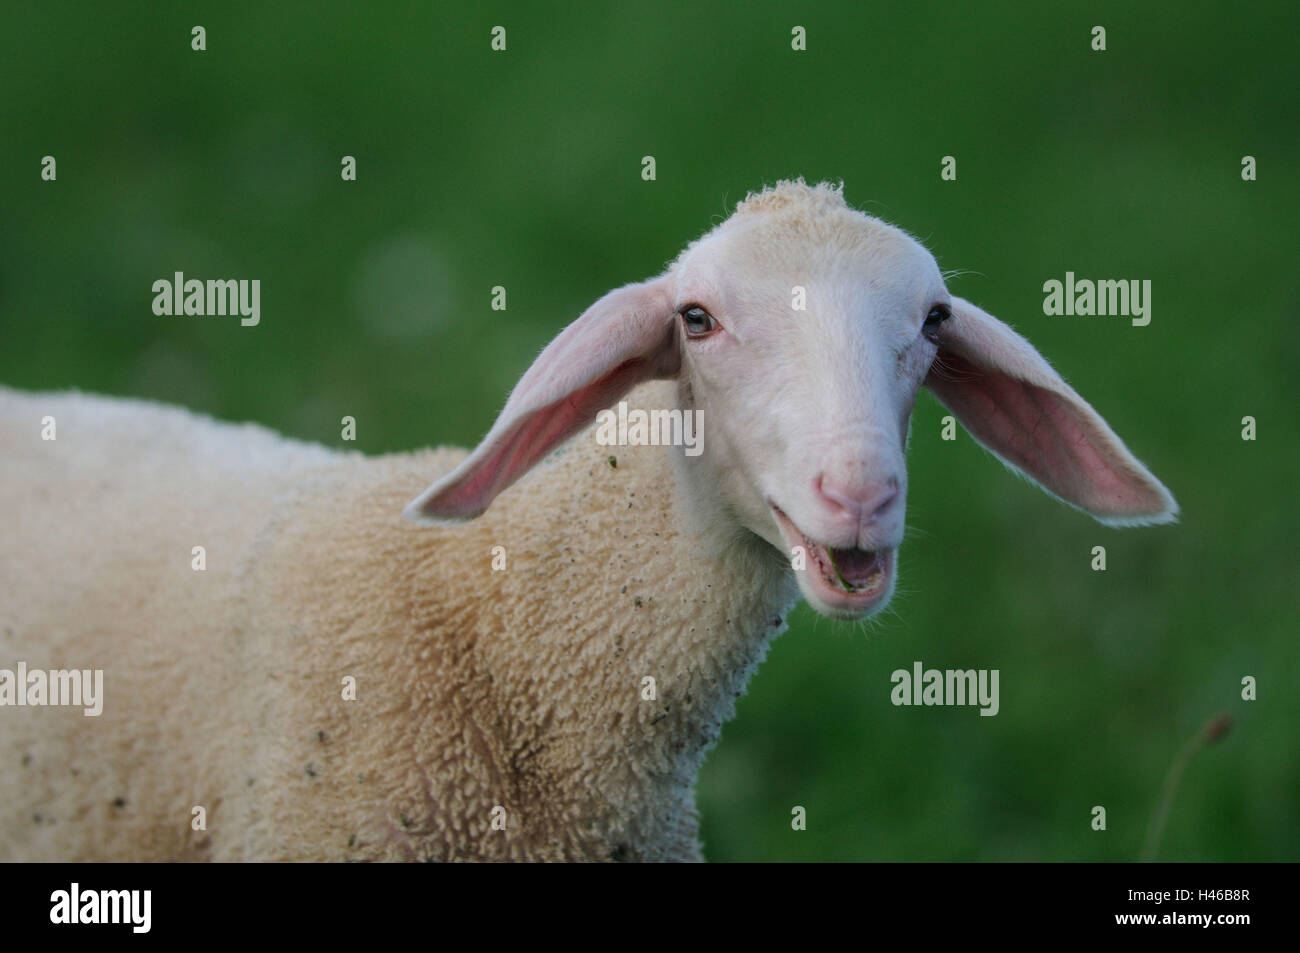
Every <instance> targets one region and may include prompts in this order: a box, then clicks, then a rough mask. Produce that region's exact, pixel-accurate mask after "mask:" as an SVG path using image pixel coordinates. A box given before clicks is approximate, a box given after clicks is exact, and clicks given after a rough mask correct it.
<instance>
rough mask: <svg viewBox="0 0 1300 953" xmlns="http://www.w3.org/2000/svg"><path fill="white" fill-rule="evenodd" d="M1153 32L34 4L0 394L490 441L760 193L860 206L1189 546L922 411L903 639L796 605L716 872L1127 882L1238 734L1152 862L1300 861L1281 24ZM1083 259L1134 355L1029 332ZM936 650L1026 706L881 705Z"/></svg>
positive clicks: (1292, 34)
mask: <svg viewBox="0 0 1300 953" xmlns="http://www.w3.org/2000/svg"><path fill="white" fill-rule="evenodd" d="M435 6H436V7H437V8H436V9H435ZM1137 6H1138V5H1134V4H1129V3H1118V2H1111V3H1088V4H1086V5H1085V4H1052V5H1051V6H1050V8H1045V7H1042V6H1037V5H1032V4H1023V3H980V4H956V3H954V4H931V3H916V2H896V3H865V4H864V3H858V2H843V3H826V4H792V3H780V2H768V0H755V2H749V3H745V4H726V5H718V7H717V8H716V9H709V7H710V5H708V4H702V3H654V4H639V5H635V6H633V5H627V6H620V7H609V8H597V9H578V8H576V7H575V6H571V5H562V4H525V3H506V2H499V3H495V4H492V5H491V7H490V9H488V8H481V5H474V4H470V3H456V4H437V5H434V4H426V3H419V4H416V3H407V4H399V3H380V4H354V3H341V2H318V3H311V4H282V5H277V6H276V7H275V8H274V9H268V8H267V5H264V4H253V3H229V2H223V3H220V4H207V5H202V4H200V5H195V6H194V7H192V8H191V9H188V10H182V9H180V8H179V5H176V6H174V5H171V4H168V5H159V4H152V5H139V6H138V7H133V6H132V5H129V4H113V5H109V6H108V7H105V6H102V5H100V6H92V5H89V4H86V5H71V4H68V5H64V4H57V3H52V4H42V5H37V4H30V5H18V4H12V3H11V4H6V5H5V9H4V13H3V29H0V78H2V79H3V88H4V90H5V94H4V96H3V97H0V173H2V174H3V184H2V185H0V197H2V201H0V341H2V342H3V346H2V347H0V382H4V383H5V384H9V385H12V386H16V387H22V388H29V389H58V388H67V387H77V388H80V389H83V390H88V391H99V392H103V393H107V394H118V395H134V396H142V397H150V398H156V399H159V400H164V401H172V402H177V403H181V404H185V405H187V406H189V407H192V408H195V409H198V410H202V411H206V412H208V413H211V414H215V415H216V416H218V417H222V418H227V419H231V420H244V419H251V420H256V421H259V422H261V423H263V424H266V425H268V426H270V427H273V428H276V429H278V430H281V431H283V432H285V433H287V434H291V435H293V436H296V437H301V438H306V439H311V440H318V441H322V442H324V443H327V444H331V445H338V443H339V440H338V421H339V418H340V417H341V416H343V415H344V414H352V415H355V416H356V417H357V419H358V421H359V427H358V436H359V440H358V444H357V445H358V446H359V447H360V448H361V449H362V450H364V451H366V452H372V453H375V452H383V451H391V450H400V449H409V448H413V447H416V446H423V445H426V444H431V443H433V444H436V443H457V444H462V445H470V444H473V443H474V442H475V441H476V440H477V439H478V438H479V437H480V436H481V435H482V434H483V433H484V432H485V431H486V430H487V428H488V426H489V424H490V423H491V421H492V419H493V417H494V416H495V413H496V411H497V410H498V409H499V408H500V406H501V404H502V402H503V400H504V397H505V395H506V393H507V392H508V390H509V388H510V387H511V385H512V384H513V383H514V381H515V380H516V379H517V377H518V376H519V374H520V373H522V371H523V370H524V368H525V367H526V366H527V364H528V363H529V361H530V360H531V359H532V357H533V356H535V354H536V353H537V352H538V351H539V350H540V348H541V347H542V346H543V345H544V344H545V343H546V341H547V340H549V338H550V337H551V336H552V335H553V334H554V333H555V332H556V331H557V330H558V329H559V328H560V327H561V326H562V325H563V324H565V323H567V322H568V321H570V320H571V319H572V318H573V317H575V316H576V315H577V314H578V313H579V312H581V311H582V310H583V308H584V307H585V306H586V305H587V304H588V303H590V302H591V301H592V300H594V299H595V298H597V297H598V296H599V295H600V294H602V293H603V292H604V291H605V290H607V289H609V288H610V287H613V286H615V285H618V284H621V283H624V282H627V281H631V280H635V279H639V278H644V277H647V276H648V275H651V274H653V273H657V272H658V271H659V270H660V269H661V267H662V265H663V263H664V262H665V261H667V260H669V259H671V258H672V257H673V256H674V255H675V254H676V252H677V250H678V249H679V248H680V247H681V246H682V245H683V244H684V243H685V242H686V241H688V240H689V239H691V238H693V237H695V236H696V235H698V234H699V233H701V232H703V231H704V230H706V229H707V228H709V227H710V226H711V225H712V224H713V223H714V222H716V221H717V220H719V219H720V218H722V217H724V216H725V215H726V214H727V213H728V211H729V210H730V208H731V207H733V206H734V203H735V202H736V201H737V200H739V199H741V198H742V197H743V196H744V194H745V193H746V191H747V190H750V189H756V188H758V187H760V186H761V185H763V184H764V183H771V182H774V181H775V180H776V179H778V178H782V177H792V176H797V175H802V176H804V177H805V178H807V179H808V180H810V181H815V180H818V179H833V180H839V179H843V180H844V182H845V183H846V195H847V197H848V199H849V201H850V202H851V203H852V204H854V205H856V206H858V207H860V208H863V209H864V210H866V211H869V212H872V213H873V214H876V215H879V216H881V217H883V218H886V219H888V220H890V221H893V222H895V223H897V224H899V225H901V226H902V227H904V228H906V229H908V230H909V231H911V232H912V233H913V234H915V235H917V236H918V237H919V238H921V239H922V240H923V241H925V242H926V243H927V244H928V245H929V247H930V248H931V249H932V250H933V251H934V253H935V255H936V257H937V258H938V259H939V262H940V265H941V267H943V268H945V269H963V270H966V271H968V272H970V273H968V274H964V275H962V276H960V277H957V278H955V279H953V281H952V282H951V284H950V286H951V288H952V289H953V291H954V292H955V293H957V294H960V295H963V296H966V297H969V298H972V299H973V300H975V301H977V302H979V303H981V304H983V305H984V306H985V307H987V308H988V309H989V310H990V311H993V312H994V313H996V314H998V315H999V316H1000V317H1002V318H1004V319H1005V320H1008V321H1010V322H1011V323H1012V324H1014V325H1015V326H1017V327H1018V328H1019V329H1020V330H1021V331H1022V332H1023V333H1025V334H1026V335H1027V336H1028V337H1029V338H1030V339H1031V340H1033V341H1034V342H1035V344H1036V345H1038V347H1039V348H1040V349H1041V350H1042V351H1043V353H1044V354H1045V355H1047V356H1048V357H1049V359H1050V360H1052V361H1053V362H1054V363H1055V365H1056V366H1057V368H1058V369H1059V370H1060V371H1061V372H1062V374H1064V375H1065V377H1066V378H1067V379H1068V380H1070V381H1071V382H1072V383H1073V384H1074V385H1075V386H1076V387H1077V388H1078V389H1079V390H1080V392H1082V393H1083V394H1084V396H1085V397H1087V398H1088V399H1089V400H1091V401H1092V402H1093V404H1094V405H1095V406H1096V407H1097V409H1098V410H1099V411H1100V412H1101V413H1102V414H1103V415H1105V416H1106V417H1107V418H1108V419H1109V421H1110V422H1111V424H1112V425H1113V426H1114V427H1115V429H1116V430H1117V431H1118V432H1119V433H1120V434H1121V435H1122V436H1123V438H1124V439H1125V440H1126V441H1127V442H1128V443H1129V445H1130V446H1131V447H1132V448H1133V449H1134V450H1135V452H1136V453H1137V454H1138V455H1139V456H1140V457H1141V458H1143V459H1144V460H1145V461H1146V462H1147V463H1148V464H1149V465H1150V466H1151V467H1152V469H1153V470H1154V472H1155V473H1156V474H1157V475H1158V476H1159V477H1160V478H1161V479H1162V480H1163V481H1164V482H1165V483H1166V484H1168V485H1169V487H1170V488H1171V489H1172V490H1173V491H1174V493H1175V495H1176V496H1177V497H1178V499H1179V502H1180V503H1181V504H1182V508H1183V518H1182V522H1181V523H1180V524H1179V525H1177V526H1174V527H1161V528H1155V529H1147V530H1130V531H1118V530H1110V529H1106V528H1104V527H1102V526H1100V525H1099V524H1096V523H1094V522H1092V521H1090V520H1089V519H1088V518H1086V517H1084V516H1083V515H1081V514H1079V513H1077V512H1075V511H1073V510H1070V509H1068V508H1066V507H1064V506H1062V505H1060V504H1058V503H1056V502H1054V501H1052V500H1051V499H1049V498H1047V497H1046V496H1044V495H1042V494H1040V493H1039V492H1038V491H1036V490H1035V489H1034V488H1032V487H1031V486H1029V485H1028V484H1026V483H1024V482H1023V481H1020V480H1018V479H1016V478H1014V477H1012V476H1010V475H1009V474H1008V473H1007V472H1006V471H1005V470H1004V469H1003V468H1002V467H1001V466H1000V465H998V464H997V463H996V462H995V461H993V460H992V459H991V458H988V457H987V456H986V455H985V454H984V453H983V452H982V451H981V450H980V449H979V448H978V447H976V446H975V445H974V444H973V443H972V442H971V440H970V439H969V438H968V437H966V436H965V435H964V434H962V435H961V436H960V437H959V439H958V441H957V443H956V444H953V443H942V442H940V441H939V439H938V430H939V418H940V416H941V411H940V409H939V407H938V405H937V404H935V403H934V402H933V401H932V400H930V399H929V398H928V397H926V398H923V399H922V400H921V402H920V404H919V406H918V408H917V412H916V418H915V424H914V430H913V439H912V449H911V463H910V465H911V474H912V477H911V481H912V486H911V491H910V494H909V513H908V523H909V526H910V527H911V530H910V533H909V541H908V543H907V544H906V545H905V547H904V550H903V554H904V555H903V560H902V576H901V583H900V594H899V596H898V597H897V598H896V600H895V601H894V603H893V605H892V611H891V612H889V613H888V614H886V615H885V616H884V617H883V618H882V619H880V620H879V621H876V622H873V623H871V624H869V625H867V626H852V625H846V624H839V623H833V622H830V621H826V620H822V619H819V618H817V617H815V616H814V615H813V614H812V613H811V612H809V611H808V610H807V609H806V608H802V607H801V608H800V609H799V610H798V612H797V613H796V614H795V616H794V618H793V622H792V627H791V631H790V632H789V633H788V634H787V635H785V636H784V637H782V638H781V639H780V640H779V641H778V642H777V643H776V645H775V646H774V648H773V651H772V653H771V655H770V656H769V658H768V661H767V662H766V663H765V664H764V666H763V667H762V668H761V669H760V671H759V673H758V675H757V677H756V678H755V679H754V681H753V683H752V685H751V689H750V692H749V694H748V696H746V697H745V698H744V699H742V701H741V703H740V706H739V711H738V716H737V718H736V720H735V721H734V722H732V723H731V724H730V725H729V726H728V727H727V728H726V730H725V732H724V734H723V738H722V741H721V743H720V744H719V746H718V747H717V749H715V751H714V752H713V754H712V755H711V757H710V759H709V761H708V763H707V765H706V767H705V770H704V773H703V777H702V779H701V783H700V787H699V804H700V809H701V813H702V815H703V826H704V837H705V842H706V853H707V856H708V857H709V858H710V859H713V860H751V859H752V860H771V859H796V860H813V859H831V860H851V859H879V860H903V859H906V860H935V859H957V860H1043V859H1046V860H1076V859H1083V860H1131V859H1135V858H1136V856H1137V854H1138V852H1139V849H1140V845H1141V842H1142V837H1143V834H1144V832H1145V829H1146V825H1147V822H1148V820H1149V818H1150V816H1151V814H1152V812H1153V811H1154V809H1155V806H1156V803H1157V801H1158V794H1159V789H1160V785H1161V781H1162V778H1163V777H1164V774H1165V772H1166V770H1167V768H1168V766H1169V764H1170V761H1171V759H1172V758H1173V756H1174V754H1175V752H1176V751H1177V750H1178V748H1179V747H1180V746H1181V745H1182V743H1183V742H1184V740H1185V739H1186V738H1187V737H1189V736H1190V735H1191V734H1192V733H1194V732H1195V731H1196V730H1197V729H1198V728H1199V727H1200V726H1201V725H1202V724H1203V723H1204V721H1205V720H1206V719H1207V718H1208V717H1210V716H1212V715H1214V714H1216V713H1218V712H1221V711H1229V712H1232V713H1233V714H1234V715H1235V716H1236V719H1237V723H1236V726H1235V728H1234V730H1233V731H1232V732H1231V734H1229V735H1228V737H1227V738H1226V739H1224V740H1223V741H1222V742H1221V743H1219V744H1218V745H1215V746H1213V747H1211V748H1209V749H1207V750H1206V751H1204V752H1202V753H1201V754H1200V755H1199V756H1198V757H1197V758H1196V760H1194V761H1193V763H1192V764H1191V766H1190V767H1189V769H1188V771H1187V774H1186V777H1185V779H1184V783H1183V788H1182V791H1181V793H1180V795H1179V797H1178V799H1177V801H1176V803H1175V804H1174V807H1173V810H1172V813H1171V815H1170V818H1169V825H1168V830H1167V833H1166V836H1165V839H1164V844H1163V847H1162V850H1161V857H1162V858H1163V859H1179V860H1246V859H1260V860H1296V859H1298V858H1300V731H1298V729H1300V674H1298V673H1300V664H1298V663H1300V651H1297V638H1296V634H1297V625H1296V613H1297V599H1296V594H1297V591H1298V590H1300V585H1298V584H1300V573H1298V572H1297V561H1296V558H1295V551H1296V540H1297V539H1300V525H1298V522H1297V506H1296V503H1295V492H1296V487H1297V485H1300V468H1298V467H1297V453H1296V447H1297V437H1298V436H1300V426H1298V424H1300V421H1298V420H1297V401H1296V384H1297V380H1300V335H1298V334H1297V325H1298V322H1300V308H1298V307H1297V303H1298V299H1297V291H1298V282H1297V277H1296V276H1297V266H1296V259H1297V240H1296V223H1297V220H1300V215H1298V213H1300V208H1298V203H1297V196H1298V195H1300V191H1298V190H1297V171H1298V170H1297V163H1296V155H1297V147H1298V146H1300V123H1298V122H1297V117H1298V116H1300V110H1297V101H1296V97H1297V90H1300V68H1298V67H1297V62H1296V48H1295V45H1296V36H1297V35H1298V32H1300V12H1298V11H1300V8H1297V6H1296V4H1294V3H1291V2H1272V3H1261V4H1242V3H1222V4H1186V3H1181V2H1162V3H1145V4H1142V5H1140V8H1137ZM155 7H156V8H158V9H153V8H155ZM195 24H201V25H203V26H204V27H205V28H206V30H207V51H206V52H202V53H198V52H194V51H192V50H191V49H190V28H191V27H192V26H193V25H195ZM497 24H501V25H504V26H505V27H506V29H507V41H508V52H506V53H505V54H494V53H492V52H491V51H490V50H489V31H490V30H491V28H492V27H493V26H494V25H497ZM796 24H798V25H802V26H804V27H806V29H807V35H808V49H807V51H806V52H800V53H796V52H793V51H792V50H791V48H790V39H791V28H792V27H793V26H794V25H796ZM1097 24H1100V25H1103V26H1104V27H1105V28H1106V30H1107V47H1108V48H1107V50H1106V51H1105V52H1093V51H1092V49H1091V48H1090V40H1091V28H1092V27H1093V26H1094V25H1097ZM45 155H53V156H54V157H55V158H56V159H57V162H58V179H57V181H56V182H52V183H51V182H43V181H41V179H40V177H39V172H40V160H41V157H42V156H45ZM344 155H353V156H356V158H357V162H358V180H357V181H356V182H343V181H341V179H340V176H339V169H340V158H341V157H342V156H344ZM644 155H653V156H655V158H656V160H657V165H658V178H657V180H656V181H654V182H646V181H643V180H642V179H641V176H640V170H641V166H640V160H641V157H642V156H644ZM945 155H952V156H955V157H956V159H957V170H958V178H957V181H955V182H943V181H941V180H940V177H939V163H940V159H941V157H942V156H945ZM1244 155H1252V156H1255V157H1256V159H1257V162H1258V176H1259V178H1258V181H1255V182H1243V181H1242V179H1241V175H1240V172H1241V159H1242V157H1243V156H1244ZM175 270H183V271H185V272H187V273H188V274H189V275H192V276H196V277H240V278H260V279H261V280H262V314H263V316H262V323H261V325H260V326H259V327H256V328H241V327H239V325H238V321H237V319H229V318H226V319H222V318H213V319H200V318H185V319H175V318H160V317H155V316H154V315H153V313H152V311H151V301H152V291H151V285H152V282H153V281H154V280H155V279H157V278H160V277H170V276H171V274H172V272H173V271H175ZM1067 270H1070V271H1074V272H1075V273H1076V274H1077V275H1079V276H1080V277H1091V278H1103V277H1104V278H1148V279H1150V280H1151V281H1152V283H1153V292H1152V305H1153V312H1152V313H1153V319H1152V322H1151V324H1150V326H1149V327H1146V328H1134V327H1131V326H1130V325H1129V323H1128V321H1127V320H1126V319H1122V318H1079V317H1051V318H1049V317H1045V316H1044V315H1043V314H1042V298H1043V292H1042V284H1043V282H1044V281H1046V280H1047V279H1049V278H1058V279H1060V278H1063V277H1064V273H1065V272H1066V271H1067ZM498 284H499V285H504V286H505V287H506V288H507V289H508V295H509V299H508V300H509V310H507V311H506V312H494V311H492V310H490V307H489V299H490V289H491V288H492V287H493V286H494V285H498ZM1245 415H1253V416H1255V417H1256V418H1257V420H1258V433H1259V437H1258V440H1257V441H1255V442H1244V441H1243V440H1242V439H1241V436H1240V431H1241V418H1242V417H1243V416H1245ZM0 452H3V449H2V448H0ZM1095 545H1104V546H1105V547H1106V548H1107V552H1108V567H1109V568H1108V570H1107V571H1106V572H1092V571H1091V570H1090V569H1089V561H1090V550H1091V548H1092V547H1093V546H1095ZM915 660H921V661H923V662H924V663H925V664H926V665H927V666H935V667H939V668H965V667H976V668H997V669H999V670H1000V671H1001V692H1002V698H1001V708H1002V710H1001V713H1000V714H999V715H998V716H997V717H996V718H981V717H979V716H978V715H977V714H976V712H975V711H974V710H973V709H943V708H895V707H893V706H892V705H891V704H890V702H889V689H890V687H891V686H890V681H889V675H890V673H891V672H892V671H893V670H894V669H896V668H909V667H910V666H911V664H912V662H913V661H915ZM1245 675H1253V676H1255V677H1256V678H1258V680H1259V699H1258V701H1255V702H1243V701H1242V700H1241V699H1240V681H1241V678H1242V677H1243V676H1245ZM794 805H802V806H804V807H805V808H807V811H808V829H807V830H806V831H803V832H796V831H792V830H791V826H790V812H791V808H792V807H793V806H794ZM1094 805H1103V806H1104V807H1105V808H1106V809H1107V812H1108V830H1107V831H1106V832H1104V833H1099V832H1095V831H1093V830H1092V829H1091V828H1090V824H1089V822H1090V820H1091V815H1090V811H1091V808H1092V807H1093V806H1094Z"/></svg>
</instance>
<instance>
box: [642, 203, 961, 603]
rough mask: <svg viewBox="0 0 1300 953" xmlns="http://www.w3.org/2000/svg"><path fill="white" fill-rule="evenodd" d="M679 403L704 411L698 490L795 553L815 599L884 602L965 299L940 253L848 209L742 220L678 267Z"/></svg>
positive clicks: (673, 284)
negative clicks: (919, 444) (911, 481)
mask: <svg viewBox="0 0 1300 953" xmlns="http://www.w3.org/2000/svg"><path fill="white" fill-rule="evenodd" d="M668 286H669V293H670V294H671V298H672V310H673V312H674V314H675V315H676V323H677V327H676V331H677V346H678V349H679V354H680V358H679V364H680V370H679V376H680V379H681V381H682V387H681V391H682V395H683V400H682V402H683V403H684V404H691V405H693V406H694V407H695V408H698V409H699V410H701V411H702V412H703V413H702V421H703V433H704V441H703V453H702V454H701V456H700V458H699V460H698V461H695V462H688V464H687V472H688V473H690V472H692V471H701V472H699V477H700V478H699V479H693V480H692V483H693V484H694V486H693V487H692V495H693V496H697V497H698V496H700V495H705V496H707V495H710V494H716V495H717V496H718V497H719V499H717V500H716V505H715V506H714V508H715V509H717V510H719V511H725V512H729V513H733V514H736V516H737V518H738V519H739V520H740V521H741V522H742V524H743V525H744V527H745V528H746V529H748V530H749V531H751V532H753V533H755V534H757V535H758V536H760V537H761V538H763V539H764V540H766V541H767V542H769V543H770V544H771V545H773V546H775V547H776V548H777V549H779V550H781V551H782V552H783V553H785V554H786V556H787V557H789V558H790V560H791V565H792V567H794V569H795V572H796V578H797V579H798V581H799V585H800V588H801V590H802V593H803V595H804V598H805V599H807V601H808V602H809V604H810V605H812V606H813V607H814V608H815V609H817V610H818V611H819V612H822V613H823V614H826V615H830V616H837V617H849V618H858V617H861V616H864V615H867V614H869V613H871V612H873V611H875V610H877V609H879V608H880V607H881V606H883V605H884V604H885V603H886V602H887V601H888V599H889V597H890V595H891V593H892V591H893V587H894V580H895V567H896V562H897V549H898V546H899V544H900V543H901V542H902V539H903V517H904V510H905V506H906V499H907V470H906V465H905V462H904V449H905V444H906V441H907V432H908V423H909V420H910V418H911V413H912V407H913V404H914V403H915V400H916V394H917V391H918V389H919V388H920V387H921V385H922V383H923V382H924V380H925V377H926V374H927V373H928V371H929V369H930V367H931V365H932V364H933V363H934V360H935V356H936V354H937V353H938V343H937V342H938V338H937V330H938V325H939V324H940V323H941V322H942V321H943V320H946V319H947V317H948V315H949V314H950V309H951V306H952V299H951V297H950V295H949V294H948V290H947V288H945V286H944V282H943V277H942V275H941V274H940V271H939V268H938V266H937V265H936V264H935V261H934V258H933V256H931V255H930V253H929V252H928V251H926V249H925V248H923V247H922V246H921V245H920V244H918V243H917V242H916V241H914V240H913V239H911V238H910V237H908V236H907V235H906V234H904V233H903V232H901V231H899V230H898V229H895V228H892V227H890V226H887V225H884V224H883V223H880V222H876V221H874V220H871V219H868V218H867V217H866V216H864V215H860V214H859V213H856V212H852V211H851V210H849V209H847V208H840V209H834V208H831V209H828V210H826V211H825V212H824V213H823V214H822V215H821V216H819V217H817V218H816V219H813V220H812V221H809V220H808V217H807V213H806V212H803V210H802V209H800V208H798V207H797V206H796V207H793V208H792V207H786V208H783V209H779V210H776V211H768V212H762V211H758V212H742V213H740V214H738V215H736V216H734V217H733V218H732V219H731V220H729V221H728V222H727V223H725V224H724V225H722V226H720V227H719V228H718V229H717V230H715V231H714V232H712V233H710V234H709V235H708V236H706V237H705V238H703V239H701V240H700V241H699V242H697V243H696V244H695V245H694V246H692V247H691V248H690V249H689V250H688V251H687V252H686V253H685V254H684V255H683V256H682V258H681V259H680V260H679V261H678V263H677V265H676V266H675V267H674V268H673V269H672V270H671V271H670V274H669V281H668Z"/></svg>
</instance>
